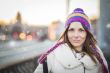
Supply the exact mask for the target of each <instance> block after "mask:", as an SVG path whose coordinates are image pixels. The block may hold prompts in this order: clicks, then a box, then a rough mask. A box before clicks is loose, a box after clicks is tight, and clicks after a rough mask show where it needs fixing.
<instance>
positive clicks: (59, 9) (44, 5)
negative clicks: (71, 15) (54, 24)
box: [0, 0, 99, 24]
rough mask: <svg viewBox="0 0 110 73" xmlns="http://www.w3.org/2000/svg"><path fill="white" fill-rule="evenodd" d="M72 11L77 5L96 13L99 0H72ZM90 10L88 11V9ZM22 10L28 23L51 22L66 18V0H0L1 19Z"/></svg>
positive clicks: (88, 12) (8, 17)
mask: <svg viewBox="0 0 110 73" xmlns="http://www.w3.org/2000/svg"><path fill="white" fill-rule="evenodd" d="M70 1H71V3H70V9H69V10H70V11H69V12H71V11H72V10H73V9H74V8H75V7H82V8H85V10H86V12H87V14H88V15H91V14H95V13H97V12H98V10H97V7H98V6H97V2H98V1H99V0H70ZM87 10H88V11H87ZM17 11H19V12H21V15H22V17H23V20H24V21H25V22H27V23H28V24H49V23H51V21H53V20H58V19H60V20H62V21H63V20H64V19H65V16H66V0H0V19H5V20H10V19H13V18H15V16H16V13H17Z"/></svg>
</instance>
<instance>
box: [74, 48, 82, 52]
mask: <svg viewBox="0 0 110 73" xmlns="http://www.w3.org/2000/svg"><path fill="white" fill-rule="evenodd" d="M74 50H75V52H77V53H80V52H82V47H75V49H74Z"/></svg>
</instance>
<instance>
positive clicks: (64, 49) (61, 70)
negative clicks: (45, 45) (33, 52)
mask: <svg viewBox="0 0 110 73" xmlns="http://www.w3.org/2000/svg"><path fill="white" fill-rule="evenodd" d="M65 26H66V27H65V31H64V33H63V35H62V36H61V38H60V39H59V40H58V42H57V44H55V46H53V47H52V48H50V49H49V50H48V51H47V52H45V53H44V54H43V55H41V57H40V58H39V60H38V61H39V65H38V67H37V68H36V70H35V72H34V73H45V69H46V70H47V71H48V73H109V71H108V64H107V62H106V60H105V57H104V55H103V53H102V51H101V50H100V48H99V47H98V45H97V41H96V39H95V38H94V36H93V34H92V33H91V30H92V29H91V23H90V20H89V18H88V16H87V15H86V14H85V12H84V11H83V9H81V8H76V9H75V10H74V11H73V12H72V13H71V14H70V15H68V17H67V20H66V23H65ZM46 65H47V66H46ZM46 73H47V72H46Z"/></svg>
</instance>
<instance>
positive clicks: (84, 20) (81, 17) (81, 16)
mask: <svg viewBox="0 0 110 73" xmlns="http://www.w3.org/2000/svg"><path fill="white" fill-rule="evenodd" d="M75 21H78V22H80V23H81V24H82V25H84V26H85V27H86V28H87V30H89V31H90V30H91V24H90V20H89V18H88V16H87V15H86V14H85V13H84V11H83V9H81V8H76V9H74V11H73V12H72V13H71V14H70V15H69V16H68V17H67V20H66V25H65V27H66V28H67V27H68V26H69V25H70V24H71V23H72V22H75Z"/></svg>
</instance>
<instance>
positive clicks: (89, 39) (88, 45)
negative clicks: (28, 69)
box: [61, 25, 97, 63]
mask: <svg viewBox="0 0 110 73" xmlns="http://www.w3.org/2000/svg"><path fill="white" fill-rule="evenodd" d="M82 26H83V28H84V29H85V30H86V32H87V36H86V40H85V42H84V44H83V51H84V52H86V53H87V54H88V55H89V56H90V58H91V59H92V60H93V61H94V62H95V63H96V59H95V58H94V51H93V50H92V47H91V45H92V46H95V44H96V43H97V41H96V39H95V38H94V36H93V34H92V33H91V32H90V31H88V30H87V28H86V27H85V26H84V25H82ZM68 28H69V26H68V27H67V29H66V30H65V32H64V33H63V35H62V36H61V38H64V42H65V43H67V44H68V45H69V47H70V48H71V49H74V46H73V45H72V44H71V43H70V41H69V40H68V36H67V33H68Z"/></svg>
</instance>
